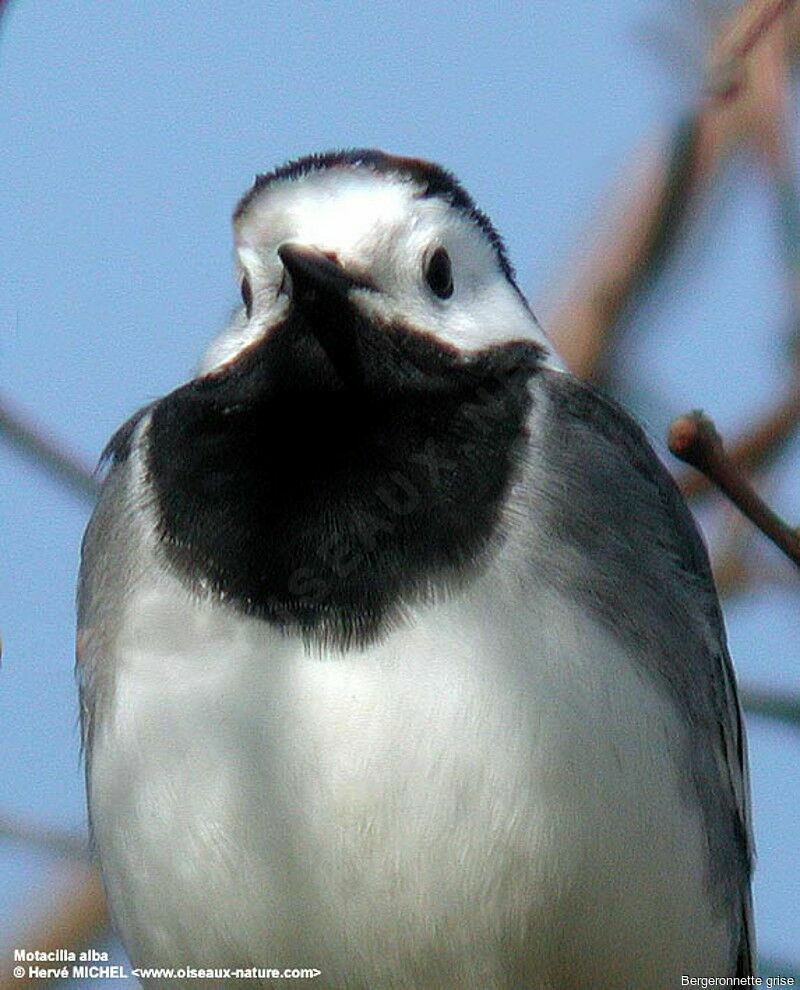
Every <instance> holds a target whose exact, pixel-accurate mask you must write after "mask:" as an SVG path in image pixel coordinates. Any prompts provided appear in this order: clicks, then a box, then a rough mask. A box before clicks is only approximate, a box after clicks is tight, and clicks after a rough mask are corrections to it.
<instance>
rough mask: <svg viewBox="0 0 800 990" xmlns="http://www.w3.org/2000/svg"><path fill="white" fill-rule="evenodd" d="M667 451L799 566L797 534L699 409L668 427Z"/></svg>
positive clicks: (799, 551) (681, 417)
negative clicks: (758, 489) (735, 460)
mask: <svg viewBox="0 0 800 990" xmlns="http://www.w3.org/2000/svg"><path fill="white" fill-rule="evenodd" d="M668 443H669V449H670V451H671V452H672V453H673V454H674V455H675V456H676V457H678V458H679V459H680V460H682V461H683V462H684V463H685V464H690V465H691V466H692V467H693V468H696V469H697V470H698V471H702V473H703V474H704V475H705V476H706V477H707V478H708V479H709V480H710V481H711V482H713V483H714V484H715V485H716V486H717V487H718V488H719V489H720V490H721V491H722V492H724V493H725V494H726V495H727V496H728V498H729V499H730V500H731V502H733V504H734V505H736V506H737V507H738V508H739V509H740V510H741V512H743V513H744V515H745V516H747V518H748V519H749V520H750V521H751V522H752V523H754V524H755V525H756V526H758V528H759V529H760V530H761V532H762V533H764V535H765V536H767V537H769V539H770V540H772V542H773V543H774V544H775V546H777V547H778V548H779V549H780V550H782V551H783V552H784V553H785V554H786V556H787V557H788V558H789V559H790V560H791V561H792V562H793V563H794V564H796V565H797V566H798V567H800V535H798V532H797V530H795V529H792V527H791V526H789V525H787V524H786V523H785V522H784V521H783V520H782V519H781V518H780V517H779V516H778V515H777V514H776V513H775V512H773V511H772V509H770V507H769V506H768V505H767V504H766V502H764V500H763V499H762V498H761V496H760V495H759V494H758V492H756V490H755V489H754V488H753V486H752V485H751V484H750V482H749V481H748V480H747V479H746V478H745V476H744V475H743V474H742V472H741V471H740V470H739V469H738V468H737V466H736V464H734V463H733V461H732V460H731V459H730V458H729V457H728V456H727V454H726V453H725V450H724V447H723V445H722V440H721V438H720V436H719V434H718V433H717V431H716V428H715V426H714V424H713V422H712V421H711V420H710V419H709V418H708V417H707V416H704V415H703V413H701V412H691V413H687V414H686V415H684V416H680V417H679V418H678V419H676V420H674V421H673V423H672V425H671V426H670V428H669V436H668Z"/></svg>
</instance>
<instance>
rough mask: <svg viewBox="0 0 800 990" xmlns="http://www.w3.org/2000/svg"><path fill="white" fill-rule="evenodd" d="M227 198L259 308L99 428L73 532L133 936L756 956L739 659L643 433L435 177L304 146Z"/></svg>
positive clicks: (393, 960) (381, 965)
mask: <svg viewBox="0 0 800 990" xmlns="http://www.w3.org/2000/svg"><path fill="white" fill-rule="evenodd" d="M234 227H235V237H236V263H237V269H238V277H239V280H240V283H241V291H242V298H243V305H242V307H241V308H240V309H239V310H238V311H237V313H236V315H235V317H234V318H233V320H232V323H231V325H230V326H229V327H228V328H227V329H226V330H225V332H224V333H223V334H222V335H221V337H220V338H219V339H218V340H217V341H216V342H215V343H214V344H213V345H212V346H211V348H210V350H209V352H208V353H207V355H206V358H205V360H204V362H203V364H202V367H201V369H200V372H199V373H198V374H197V376H196V377H195V378H193V379H192V380H191V381H190V382H188V384H185V385H183V386H181V387H180V388H177V389H176V390H175V391H173V392H171V393H170V394H169V395H167V396H165V397H164V398H162V399H159V400H158V401H156V402H153V403H151V404H150V405H148V406H147V407H146V408H144V409H142V410H140V412H138V413H137V414H136V415H135V416H134V417H133V418H132V419H130V420H129V421H128V423H126V424H125V426H123V427H122V429H121V430H119V432H118V433H117V434H116V435H115V437H114V438H113V439H112V441H111V443H110V444H109V448H108V452H107V453H108V458H109V460H110V469H109V471H108V474H107V477H106V480H105V482H104V485H103V489H102V494H101V496H100V500H99V504H98V506H97V509H96V511H95V513H94V516H93V518H92V521H91V523H90V525H89V528H88V531H87V533H86V537H85V541H84V547H83V563H82V570H81V578H80V591H79V635H78V645H79V667H78V670H79V679H80V687H81V699H82V716H83V734H84V742H85V751H86V764H87V778H88V791H89V808H90V816H91V826H92V832H93V836H94V842H95V845H96V849H97V853H98V856H99V861H100V864H101V867H102V871H103V876H104V880H105V885H106V890H107V892H108V899H109V903H110V906H111V911H112V915H113V918H114V921H115V924H116V927H117V930H118V931H119V934H120V935H121V937H122V940H123V942H124V944H125V945H126V947H127V950H128V952H129V954H130V956H131V959H132V960H133V962H134V964H135V965H137V966H139V967H148V966H160V967H175V968H176V970H177V969H179V968H181V967H200V968H205V969H211V968H213V969H215V970H216V973H214V974H212V975H211V976H210V977H209V981H210V985H214V986H216V985H224V984H225V983H226V982H230V983H232V984H235V983H236V977H235V975H234V976H230V975H229V974H227V973H226V972H225V970H226V969H229V970H231V971H233V970H234V969H236V968H240V969H248V968H250V967H256V968H266V967H271V968H275V969H279V970H281V971H283V970H284V969H292V968H298V969H299V968H308V969H312V970H318V971H320V975H319V976H318V977H317V979H316V980H315V981H314V984H315V985H316V986H319V987H335V988H340V987H341V988H344V987H348V988H350V987H352V988H370V990H379V988H422V990H447V988H453V990H455V988H459V990H462V988H476V990H500V988H506V990H523V988H524V990H590V988H603V990H611V988H614V990H623V988H625V990H634V988H635V990H673V988H675V987H678V986H680V985H681V976H683V975H687V976H733V975H736V974H739V975H742V976H745V975H749V974H750V973H751V972H752V967H753V965H754V963H753V940H752V926H751V920H750V873H751V859H752V849H751V840H750V837H749V835H750V829H749V821H748V818H749V815H748V785H747V776H746V754H745V743H744V735H743V730H742V724H741V719H740V714H739V707H738V703H737V698H736V688H735V682H734V677H733V673H732V670H731V664H730V660H729V657H728V652H727V649H726V645H725V633H724V629H723V623H722V618H721V615H720V607H719V603H718V599H717V595H716V593H715V590H714V586H713V583H712V578H711V575H710V572H709V566H708V560H707V556H706V552H705V549H704V547H703V544H702V541H701V539H700V537H699V535H698V532H697V529H696V527H695V525H694V523H693V521H692V518H691V516H690V514H689V511H688V510H687V508H686V506H685V504H684V502H683V500H682V499H681V496H680V495H679V494H678V492H677V490H676V488H675V485H674V484H673V482H672V481H671V479H670V477H669V475H668V473H667V472H666V470H665V469H664V467H662V465H661V464H660V462H659V461H658V459H657V458H656V456H655V454H654V453H653V451H652V450H651V448H650V445H649V444H648V441H647V439H646V438H645V436H644V434H643V433H642V431H641V430H640V429H639V428H638V427H637V426H636V425H635V424H634V423H633V422H632V420H631V419H630V418H629V417H628V416H627V415H626V414H625V413H624V412H623V411H622V410H621V409H620V408H619V407H618V406H616V405H615V404H614V403H613V402H611V401H610V400H609V399H607V398H604V397H603V396H601V395H600V394H598V393H597V392H596V391H595V390H594V389H592V388H591V387H590V386H588V385H586V384H584V383H582V382H580V381H578V380H576V379H575V378H574V377H572V376H571V375H570V374H568V373H567V372H566V371H565V370H564V369H563V367H562V365H561V364H560V362H559V360H558V358H557V357H556V356H554V354H553V351H552V348H551V346H550V344H549V343H548V341H547V339H546V337H545V336H544V335H543V333H542V332H541V330H540V328H539V325H538V324H537V322H536V320H535V318H534V316H533V315H532V313H531V311H530V309H529V308H528V305H527V303H526V301H525V299H524V297H523V296H522V293H521V292H520V290H519V288H518V287H517V284H516V282H515V279H514V274H513V271H512V268H511V265H510V264H509V261H508V258H507V256H506V252H505V250H504V247H503V243H502V241H501V239H500V237H499V236H498V234H497V232H496V231H495V229H494V228H493V227H492V225H491V223H490V221H489V220H488V218H487V217H486V216H485V215H484V214H483V213H482V212H480V210H478V209H477V207H476V206H475V204H474V203H473V201H472V199H471V198H470V197H469V195H468V194H467V193H466V192H465V190H464V189H463V188H462V186H461V185H460V184H459V183H458V182H457V181H456V179H455V178H454V177H453V176H452V175H451V174H449V173H448V172H446V171H444V170H443V169H441V168H440V167H438V166H436V165H432V164H429V163H427V162H424V161H421V160H417V159H409V158H399V157H396V156H393V155H387V154H383V153H381V152H378V151H366V150H359V151H352V152H342V153H340V152H334V153H329V154H324V155H315V156H312V157H308V158H304V159H301V160H299V161H296V162H293V163H291V164H289V165H286V166H283V167H282V168H279V169H277V170H276V171H274V172H271V173H269V174H266V175H262V176H259V177H258V178H257V180H256V182H255V184H254V185H253V187H252V189H250V191H249V192H248V193H247V194H246V195H245V196H244V198H243V199H242V200H241V202H240V203H239V205H238V207H237V209H236V212H235V215H234ZM262 975H263V974H262ZM144 982H145V983H147V984H148V985H151V986H183V985H185V986H187V987H196V986H197V985H198V983H197V981H196V980H190V979H188V978H187V979H186V980H185V981H184V980H182V979H181V977H180V976H179V975H177V974H173V975H172V976H162V977H154V978H151V979H149V980H147V979H145V981H144ZM259 982H261V983H263V984H264V985H272V981H270V980H269V979H267V978H266V977H264V978H263V979H262V980H258V979H256V980H252V979H249V980H248V979H245V978H244V977H241V983H242V985H243V986H244V985H246V986H249V987H252V986H254V985H258V984H259Z"/></svg>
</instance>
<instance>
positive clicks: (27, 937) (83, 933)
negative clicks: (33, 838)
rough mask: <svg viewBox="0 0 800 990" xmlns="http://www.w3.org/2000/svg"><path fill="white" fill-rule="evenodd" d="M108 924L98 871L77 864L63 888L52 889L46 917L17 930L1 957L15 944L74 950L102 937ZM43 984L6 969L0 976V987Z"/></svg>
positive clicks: (16, 988) (46, 949)
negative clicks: (19, 976)
mask: <svg viewBox="0 0 800 990" xmlns="http://www.w3.org/2000/svg"><path fill="white" fill-rule="evenodd" d="M107 926H108V913H107V911H106V901H105V896H104V894H103V885H102V883H101V881H100V876H99V874H98V873H97V871H95V870H91V869H89V868H87V867H84V868H77V867H76V868H73V869H72V870H71V871H70V872H69V874H68V875H67V880H66V882H65V883H64V885H63V887H62V889H61V890H59V891H57V892H56V891H50V894H49V896H48V911H47V914H46V916H45V917H44V918H41V919H38V920H36V921H34V922H33V924H31V925H30V926H29V927H28V928H27V930H24V931H18V932H15V933H14V935H13V940H12V941H11V943H10V944H9V945H8V946H6V947H5V948H4V949H3V950H2V952H1V953H0V958H2V959H6V960H7V959H10V958H12V956H13V952H12V950H13V947H14V946H17V947H20V946H26V947H28V948H33V949H39V950H40V951H43V952H54V951H55V950H57V949H75V948H76V947H80V946H83V945H86V944H87V943H88V942H89V941H90V940H91V939H92V938H95V937H97V936H99V935H100V933H101V932H102V931H103V930H104V929H105V928H106V927H107ZM41 985H42V982H41V980H33V979H28V978H27V977H23V978H22V979H17V978H16V977H14V976H12V974H11V973H10V972H8V971H7V970H5V969H4V972H3V973H2V975H0V990H20V988H21V987H33V986H38V987H40V986H41Z"/></svg>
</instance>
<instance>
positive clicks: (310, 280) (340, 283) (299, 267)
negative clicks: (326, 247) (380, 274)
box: [278, 244, 374, 305]
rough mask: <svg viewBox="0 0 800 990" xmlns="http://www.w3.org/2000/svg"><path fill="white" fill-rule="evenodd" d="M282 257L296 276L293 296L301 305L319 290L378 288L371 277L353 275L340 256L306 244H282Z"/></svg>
mask: <svg viewBox="0 0 800 990" xmlns="http://www.w3.org/2000/svg"><path fill="white" fill-rule="evenodd" d="M278 257H279V258H280V259H281V261H282V262H283V267H284V268H285V269H286V271H287V272H288V273H289V274H290V275H291V276H292V300H293V301H294V302H295V303H298V304H300V305H302V304H303V302H305V301H309V302H311V301H312V300H314V299H316V297H317V296H318V294H322V295H334V296H339V297H340V298H341V297H342V296H346V295H347V293H348V292H349V291H350V290H351V289H374V285H373V284H372V282H370V281H369V279H366V278H362V277H359V276H356V275H351V274H350V273H349V272H347V271H345V269H344V268H342V266H341V265H340V264H339V262H338V261H337V259H336V256H335V255H334V256H331V255H328V254H325V253H324V252H323V251H320V250H319V248H314V247H307V246H306V245H304V244H281V246H280V247H279V248H278Z"/></svg>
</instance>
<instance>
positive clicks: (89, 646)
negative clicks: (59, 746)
mask: <svg viewBox="0 0 800 990" xmlns="http://www.w3.org/2000/svg"><path fill="white" fill-rule="evenodd" d="M149 408H150V407H149V406H148V407H145V408H144V409H140V410H139V412H137V413H136V415H135V416H132V417H131V419H129V420H128V421H127V422H126V423H125V424H124V425H123V426H122V427H120V429H119V430H118V431H117V432H116V433H115V434H114V436H113V437H112V439H111V441H110V442H109V444H108V446H107V447H106V449H105V451H104V452H103V455H102V458H101V464H102V463H104V462H108V464H109V470H108V473H107V475H106V477H105V480H104V481H103V484H102V486H101V489H100V495H99V498H98V501H97V505H96V506H95V510H94V512H93V513H92V517H91V519H90V520H89V525H88V526H87V528H86V532H85V534H84V537H83V542H82V544H81V567H80V574H79V577H78V589H77V612H78V629H77V636H76V644H75V646H76V648H75V656H76V665H75V670H76V676H77V679H78V687H79V689H80V712H81V738H82V742H83V747H84V752H85V754H86V759H87V764H88V759H89V757H90V755H91V748H92V747H91V738H92V732H93V730H94V712H95V710H96V709H97V710H105V709H107V707H108V706H104V705H103V704H102V699H103V698H104V697H107V696H108V695H109V693H110V691H111V689H112V675H113V671H112V669H111V667H112V665H111V664H109V663H108V660H107V658H108V657H109V656H111V644H112V643H113V642H114V639H115V637H116V632H117V623H118V622H119V617H120V612H121V608H120V606H121V603H122V602H123V600H124V598H125V596H126V595H127V593H128V590H129V588H130V587H131V584H132V583H133V581H134V580H135V576H136V574H137V572H138V571H140V570H141V568H142V566H143V563H144V561H143V555H142V544H143V540H142V534H141V529H142V522H141V518H142V512H141V508H142V497H141V495H140V494H139V493H138V492H137V485H136V481H135V477H134V476H135V465H134V463H133V461H134V458H133V457H132V455H133V452H134V449H135V443H134V436H135V434H136V430H137V427H138V426H139V424H140V423H141V422H142V421H143V419H144V418H145V416H146V414H147V412H148V410H149ZM87 768H88V767H87Z"/></svg>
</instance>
